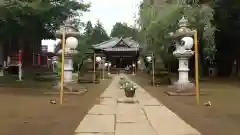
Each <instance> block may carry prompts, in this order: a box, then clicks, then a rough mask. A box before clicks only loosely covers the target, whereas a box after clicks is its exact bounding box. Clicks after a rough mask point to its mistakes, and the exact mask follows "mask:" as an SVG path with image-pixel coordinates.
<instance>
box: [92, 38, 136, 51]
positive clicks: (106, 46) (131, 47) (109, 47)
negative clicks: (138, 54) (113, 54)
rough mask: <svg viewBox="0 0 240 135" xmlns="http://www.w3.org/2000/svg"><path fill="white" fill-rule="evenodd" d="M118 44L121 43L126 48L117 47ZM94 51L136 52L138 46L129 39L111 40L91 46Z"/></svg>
mask: <svg viewBox="0 0 240 135" xmlns="http://www.w3.org/2000/svg"><path fill="white" fill-rule="evenodd" d="M120 42H123V43H124V44H125V45H126V46H118V45H119V43H120ZM92 47H93V48H94V49H99V50H104V51H138V50H139V49H140V45H139V44H138V43H137V42H136V41H134V40H132V39H131V38H130V37H127V38H116V37H114V38H111V39H110V40H108V41H105V42H102V43H100V44H96V45H93V46H92Z"/></svg>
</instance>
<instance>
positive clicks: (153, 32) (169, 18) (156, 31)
mask: <svg viewBox="0 0 240 135" xmlns="http://www.w3.org/2000/svg"><path fill="white" fill-rule="evenodd" d="M213 13H214V12H213V9H212V8H211V7H210V6H209V5H205V4H203V5H200V4H199V2H198V0H172V1H168V3H165V4H163V5H155V4H153V3H149V2H148V1H147V0H144V1H143V3H142V4H141V6H140V12H139V14H140V18H139V21H138V22H139V25H140V26H141V39H142V42H145V43H146V44H147V50H151V51H153V52H154V53H155V54H156V56H157V57H159V58H161V59H163V61H164V63H165V64H167V63H172V62H171V61H172V53H171V52H172V50H171V46H172V41H173V39H170V38H169V33H170V32H175V31H176V30H177V29H178V20H180V19H181V17H182V16H185V17H186V18H187V19H188V20H189V23H190V28H192V29H197V30H198V32H199V37H198V38H199V43H200V45H199V47H200V48H199V50H200V57H201V61H203V62H204V59H205V58H207V57H206V56H205V55H206V54H207V53H206V54H204V53H203V50H204V48H207V47H209V46H211V48H213V47H212V46H215V43H214V31H215V28H214V27H213V25H212V20H213ZM203 37H204V38H203ZM209 50H210V49H209ZM209 50H206V51H209Z"/></svg>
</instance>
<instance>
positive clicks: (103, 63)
mask: <svg viewBox="0 0 240 135" xmlns="http://www.w3.org/2000/svg"><path fill="white" fill-rule="evenodd" d="M102 65H103V68H102V79H103V80H104V70H105V62H104V60H103V61H102Z"/></svg>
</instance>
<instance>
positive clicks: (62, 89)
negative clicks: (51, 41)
mask: <svg viewBox="0 0 240 135" xmlns="http://www.w3.org/2000/svg"><path fill="white" fill-rule="evenodd" d="M65 32H66V31H65V28H64V31H63V34H62V63H61V88H60V104H63V96H64V86H63V85H64V60H65V40H66V37H65V36H66V33H65Z"/></svg>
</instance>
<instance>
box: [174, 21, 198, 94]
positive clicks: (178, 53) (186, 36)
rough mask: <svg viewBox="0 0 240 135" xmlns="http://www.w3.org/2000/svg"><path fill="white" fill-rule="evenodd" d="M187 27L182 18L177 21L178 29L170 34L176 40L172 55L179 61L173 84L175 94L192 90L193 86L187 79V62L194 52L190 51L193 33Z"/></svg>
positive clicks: (186, 22)
mask: <svg viewBox="0 0 240 135" xmlns="http://www.w3.org/2000/svg"><path fill="white" fill-rule="evenodd" d="M187 26H188V20H187V19H185V18H184V17H182V19H181V20H180V21H179V29H178V30H177V31H176V32H175V33H171V34H170V36H171V37H173V38H174V39H175V40H176V42H175V45H176V50H175V51H174V52H173V55H174V56H175V57H176V58H177V59H178V60H179V68H178V72H179V74H178V81H177V82H175V83H174V84H173V87H174V89H176V90H177V92H186V91H187V90H193V88H194V84H193V83H191V82H190V81H189V79H188V72H189V68H188V61H189V58H191V57H192V56H193V54H194V51H192V47H193V43H194V40H193V38H192V36H193V32H194V31H192V30H191V29H189V28H187Z"/></svg>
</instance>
